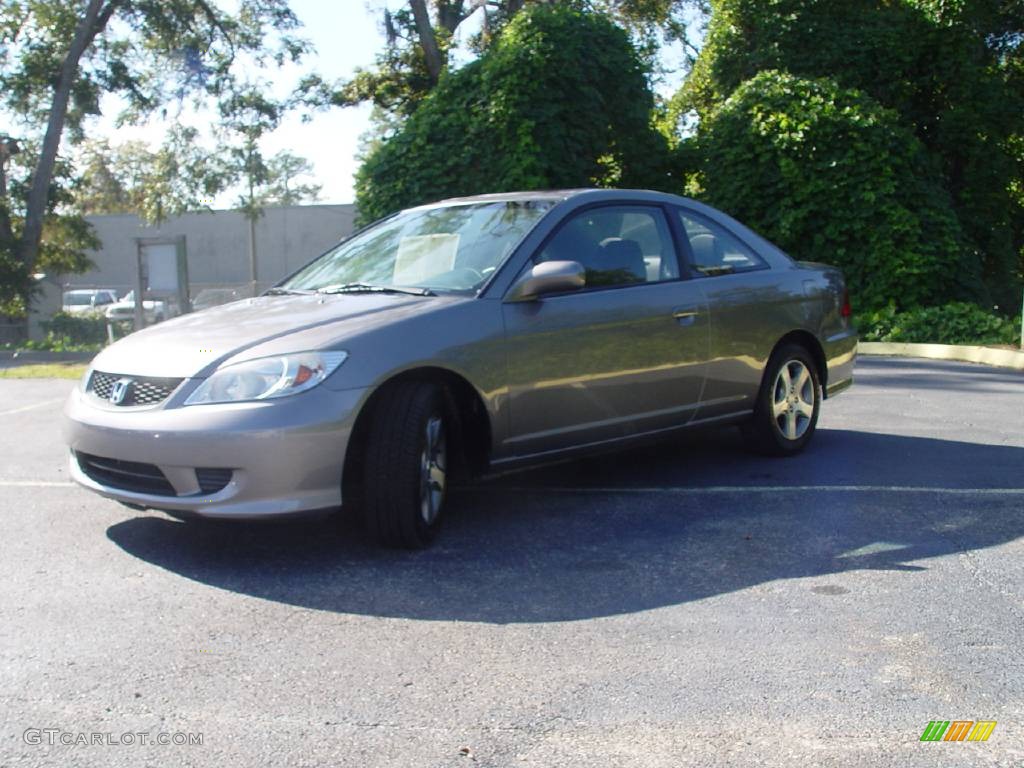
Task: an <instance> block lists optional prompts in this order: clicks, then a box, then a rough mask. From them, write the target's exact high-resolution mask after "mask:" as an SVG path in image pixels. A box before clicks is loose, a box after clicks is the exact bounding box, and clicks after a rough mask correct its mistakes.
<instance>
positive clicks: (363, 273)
mask: <svg viewBox="0 0 1024 768" xmlns="http://www.w3.org/2000/svg"><path fill="white" fill-rule="evenodd" d="M555 202H556V201H555V200H522V201H505V202H494V203H478V204H470V205H451V206H444V207H440V208H430V209H428V210H414V211H408V212H406V213H400V214H398V215H397V216H393V217H392V218H389V219H385V220H383V221H381V222H380V223H379V224H376V225H374V226H372V227H370V228H369V229H367V230H366V231H364V232H361V233H360V234H358V235H356V236H355V237H353V238H351V239H350V240H347V241H345V242H344V243H341V244H340V245H339V246H338V247H336V248H334V249H333V250H331V251H329V252H327V253H325V254H324V255H323V256H321V257H320V258H319V259H317V260H316V261H314V262H313V263H312V264H310V265H309V266H307V267H305V268H304V269H302V270H301V271H299V272H298V273H296V274H295V275H293V276H292V277H291V278H289V279H288V280H286V281H285V282H284V283H282V284H281V286H280V288H283V289H288V290H300V291H301V290H307V291H309V290H313V291H315V290H320V289H329V288H332V287H338V286H342V287H344V286H352V285H361V286H370V285H372V286H382V287H401V288H425V289H439V290H446V291H474V290H476V289H478V288H480V286H482V285H483V283H484V282H485V281H486V280H487V278H488V277H489V276H490V275H491V274H492V273H493V272H494V271H495V270H496V269H497V268H498V267H499V266H500V265H501V263H502V262H503V261H504V260H505V258H506V257H507V256H508V255H509V254H510V253H511V252H512V249H513V248H515V246H516V244H518V243H519V241H520V240H521V239H522V238H523V237H524V236H525V235H526V233H527V232H529V231H530V229H531V228H532V227H533V225H534V224H536V223H537V222H538V221H539V220H540V219H541V217H542V216H544V214H545V213H547V212H548V211H549V210H550V209H551V208H552V206H554V205H555Z"/></svg>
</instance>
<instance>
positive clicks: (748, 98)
mask: <svg viewBox="0 0 1024 768" xmlns="http://www.w3.org/2000/svg"><path fill="white" fill-rule="evenodd" d="M697 149H698V151H697V155H698V156H699V158H700V160H699V175H698V176H697V178H696V179H695V181H696V183H697V184H698V185H700V186H699V189H697V190H695V191H696V192H697V193H698V194H700V195H702V196H704V197H706V198H707V199H708V200H710V201H712V202H713V203H714V204H716V205H719V206H721V207H722V208H724V209H725V210H728V211H729V212H730V213H732V214H733V215H735V216H737V217H738V218H740V219H741V220H743V221H746V222H754V223H755V224H756V226H757V228H758V229H759V230H760V231H761V233H762V234H764V235H765V236H766V237H768V238H769V239H770V240H772V241H774V242H776V243H778V244H779V245H780V246H781V247H783V248H784V249H785V250H787V251H788V252H789V253H790V254H791V255H792V256H794V257H795V258H798V259H805V260H814V261H827V262H829V263H832V264H836V265H838V266H841V267H842V268H843V270H844V271H845V273H846V277H847V280H848V283H849V286H850V289H851V291H852V292H853V293H854V295H855V296H856V299H857V302H858V304H860V305H864V306H870V307H877V306H884V305H886V304H887V303H889V302H890V301H894V302H895V303H896V304H898V305H899V306H917V305H922V304H929V303H933V302H937V301H943V300H945V299H946V298H947V297H949V296H966V297H970V298H975V299H977V298H979V295H980V294H981V293H982V291H983V289H982V286H981V280H980V265H979V264H978V263H977V262H976V261H975V262H973V263H972V262H971V261H970V259H969V254H966V253H965V250H964V237H963V233H962V231H961V229H960V226H959V223H958V222H957V219H956V216H955V215H954V213H953V209H952V206H951V202H950V198H949V195H948V193H947V192H946V191H945V189H944V188H943V186H942V183H941V175H940V173H939V172H938V169H937V168H936V167H935V166H934V164H933V163H932V161H931V158H930V157H929V155H928V153H927V152H926V151H925V149H924V147H923V146H922V144H921V142H920V141H919V140H918V139H917V137H916V136H915V135H914V133H913V132H912V131H911V130H909V129H908V128H906V127H905V126H903V125H902V124H901V122H900V120H899V116H898V115H897V114H896V113H895V112H893V111H892V110H888V109H885V108H884V107H882V106H880V105H879V104H878V103H877V102H876V101H874V100H873V99H871V97H869V96H867V95H866V94H864V93H863V92H862V91H858V90H855V89H846V88H842V87H840V86H839V85H837V84H836V83H835V82H834V81H832V80H828V79H818V80H807V79H803V78H799V77H796V76H794V75H790V74H786V73H781V72H775V71H767V72H762V73H760V74H758V75H756V76H755V77H753V78H751V79H750V80H747V81H745V82H744V83H743V84H742V85H740V86H739V88H737V89H736V90H735V92H734V93H733V94H732V96H730V97H729V99H727V100H726V101H725V103H724V104H723V105H722V106H721V107H720V108H718V109H717V110H716V111H715V112H714V113H713V114H712V115H711V117H709V118H708V119H707V120H706V121H705V122H704V123H702V127H701V132H700V137H699V139H698V141H697Z"/></svg>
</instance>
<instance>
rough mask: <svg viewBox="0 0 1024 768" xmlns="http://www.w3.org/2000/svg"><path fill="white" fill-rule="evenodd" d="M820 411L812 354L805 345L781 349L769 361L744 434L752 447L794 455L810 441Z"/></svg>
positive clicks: (816, 372)
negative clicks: (751, 416) (752, 413)
mask: <svg viewBox="0 0 1024 768" xmlns="http://www.w3.org/2000/svg"><path fill="white" fill-rule="evenodd" d="M820 409H821V382H820V380H819V378H818V369H817V366H816V365H815V363H814V359H813V358H812V357H811V354H810V353H809V352H808V351H807V350H806V349H805V348H804V347H802V346H799V345H796V344H789V345H786V346H784V347H781V348H779V349H778V350H776V351H775V354H773V355H772V357H771V359H770V360H769V361H768V366H767V368H766V369H765V377H764V381H763V382H762V383H761V390H760V392H759V394H758V398H757V404H756V406H755V408H754V415H753V418H752V419H751V420H750V422H749V423H747V424H746V425H744V427H743V433H744V436H745V437H746V439H747V442H748V444H749V445H750V447H751V448H753V449H754V450H755V451H757V452H759V453H764V454H768V455H771V456H791V455H793V454H795V453H799V452H800V451H802V450H803V449H804V448H805V447H806V446H807V443H808V442H810V440H811V437H812V436H813V435H814V430H815V428H816V427H817V424H818V412H819V411H820Z"/></svg>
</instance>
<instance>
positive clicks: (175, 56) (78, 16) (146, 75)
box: [0, 0, 307, 313]
mask: <svg viewBox="0 0 1024 768" xmlns="http://www.w3.org/2000/svg"><path fill="white" fill-rule="evenodd" d="M226 5H230V10H226V9H225V8H224V7H222V6H226ZM297 28H298V21H297V19H296V18H295V16H294V14H293V13H292V12H291V10H290V8H289V5H288V2H287V0H238V1H237V2H232V3H230V4H229V3H219V2H217V1H216V0H76V1H75V2H66V0H0V120H3V121H4V122H6V125H3V124H0V146H2V148H0V273H2V275H0V312H8V313H18V312H23V311H24V309H25V307H26V305H27V301H28V299H29V297H30V294H31V277H30V276H31V274H32V273H33V272H35V271H37V270H38V271H53V272H56V271H75V269H81V268H84V266H85V265H86V261H85V256H84V251H85V249H86V248H88V247H91V245H92V243H93V242H94V241H92V240H90V236H89V235H88V229H87V228H85V227H84V225H83V224H82V223H81V222H80V221H79V222H75V221H72V220H68V221H67V222H64V223H62V222H61V219H62V217H64V216H67V215H69V207H68V205H69V202H70V200H69V196H68V192H69V190H70V186H71V184H72V182H73V173H72V169H71V168H70V166H69V165H68V163H67V162H66V160H64V159H62V158H61V157H60V156H59V150H60V148H61V144H62V140H64V139H66V140H68V141H69V142H70V143H71V144H72V145H74V144H77V143H79V142H81V141H82V140H83V139H84V137H85V127H86V120H87V119H88V118H89V117H90V116H93V115H98V114H99V113H100V106H101V102H100V97H101V96H103V95H106V94H114V95H117V96H119V97H120V98H121V99H122V100H123V101H124V102H125V103H126V104H127V109H126V110H125V113H124V114H123V115H122V116H121V118H122V119H123V120H126V121H138V120H141V119H142V118H143V117H146V116H149V115H159V116H160V117H162V118H164V119H167V120H168V121H174V119H175V116H174V115H173V114H172V113H171V112H172V110H173V108H174V106H175V105H178V106H179V107H180V106H181V105H182V104H184V103H185V102H186V100H191V103H192V105H193V106H196V107H199V106H202V105H206V104H209V103H211V102H212V103H214V104H217V105H218V110H219V112H220V113H221V115H222V116H223V115H224V114H234V113H235V112H234V108H235V107H236V106H240V107H246V108H247V107H248V106H250V105H249V104H247V103H244V100H243V102H242V103H240V102H239V98H238V94H239V93H243V94H244V93H245V92H246V87H245V84H246V82H247V78H248V77H250V76H251V74H252V72H253V71H254V70H257V69H258V68H259V67H263V66H269V65H280V64H283V63H285V62H286V61H294V60H297V59H299V58H300V57H301V56H302V55H303V54H304V53H305V51H306V49H307V44H306V42H305V41H304V40H302V39H301V38H299V37H297V36H296V31H297ZM225 110H226V112H225ZM54 233H62V234H61V235H60V236H61V237H62V238H63V239H61V241H60V246H59V247H57V246H56V244H55V243H51V244H49V245H48V244H47V238H48V237H49V236H50V235H51V234H52V235H53V236H57V235H56V234H54ZM53 253H60V254H62V257H61V258H62V259H63V262H62V263H61V264H57V263H54V262H52V261H50V260H49V259H50V256H49V254H53Z"/></svg>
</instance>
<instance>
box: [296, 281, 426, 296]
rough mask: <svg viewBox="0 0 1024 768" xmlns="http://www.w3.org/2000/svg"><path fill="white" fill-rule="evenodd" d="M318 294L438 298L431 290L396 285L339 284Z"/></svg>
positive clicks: (328, 286)
mask: <svg viewBox="0 0 1024 768" xmlns="http://www.w3.org/2000/svg"><path fill="white" fill-rule="evenodd" d="M316 292H317V293H407V294H409V295H412V296H436V295H437V294H436V293H434V292H433V291H432V290H430V289H429V288H399V287H397V286H394V285H373V284H371V283H339V284H338V285H325V286H324V287H323V288H317V290H316Z"/></svg>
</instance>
